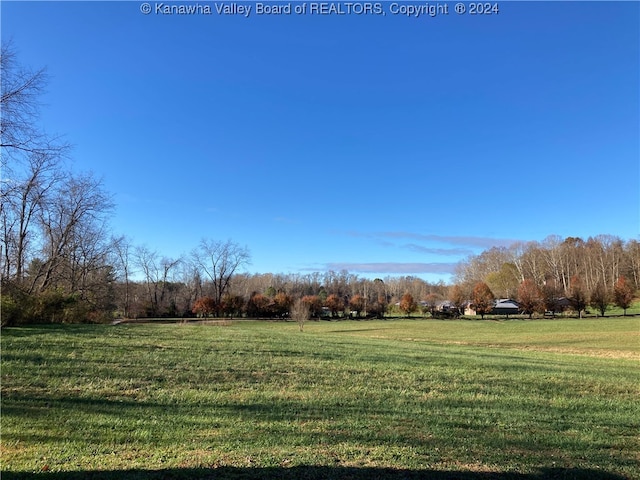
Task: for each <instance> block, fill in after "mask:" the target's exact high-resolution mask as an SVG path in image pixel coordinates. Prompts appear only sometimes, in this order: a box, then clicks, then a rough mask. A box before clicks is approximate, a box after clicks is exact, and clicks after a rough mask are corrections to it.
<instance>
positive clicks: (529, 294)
mask: <svg viewBox="0 0 640 480" xmlns="http://www.w3.org/2000/svg"><path fill="white" fill-rule="evenodd" d="M518 302H519V303H520V307H521V308H522V311H523V312H524V313H526V314H527V315H529V318H531V316H532V315H533V313H534V312H537V311H540V310H541V309H543V308H544V306H543V302H542V294H541V293H540V289H539V288H538V286H537V285H536V284H535V282H534V281H533V280H531V279H529V278H525V279H524V280H523V281H522V283H520V286H519V287H518Z"/></svg>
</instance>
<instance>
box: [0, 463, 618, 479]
mask: <svg viewBox="0 0 640 480" xmlns="http://www.w3.org/2000/svg"><path fill="white" fill-rule="evenodd" d="M2 478H3V480H8V479H27V478H47V479H53V480H62V479H64V480H79V479H91V480H112V479H123V480H151V479H153V480H174V479H175V480H178V479H232V480H233V479H241V480H262V479H283V480H325V479H329V480H330V479H345V480H346V479H349V480H375V479H380V480H387V479H389V480H410V479H422V478H424V479H432V480H546V479H557V480H626V478H625V477H621V476H619V475H616V474H612V473H607V472H602V471H598V470H588V469H580V468H568V469H567V468H546V469H541V470H540V471H539V472H537V473H532V474H522V473H503V472H448V471H437V470H400V469H390V468H354V467H323V466H302V467H291V468H281V467H267V468H240V467H219V468H184V469H180V468H176V469H166V470H112V471H76V472H61V473H54V472H41V473H26V472H25V473H22V472H2Z"/></svg>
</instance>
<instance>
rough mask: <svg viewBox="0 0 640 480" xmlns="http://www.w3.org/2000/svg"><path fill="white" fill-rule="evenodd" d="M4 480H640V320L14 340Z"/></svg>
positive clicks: (20, 334)
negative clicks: (74, 479) (235, 479)
mask: <svg viewBox="0 0 640 480" xmlns="http://www.w3.org/2000/svg"><path fill="white" fill-rule="evenodd" d="M1 346H2V399H1V406H2V412H1V413H2V425H1V427H2V430H1V442H0V446H1V455H2V456H1V460H2V465H1V470H2V478H3V479H5V478H40V477H42V478H55V479H62V478H65V479H66V478H94V479H107V478H114V479H115V478H130V479H134V478H135V479H138V478H139V479H149V478H163V479H165V478H287V479H293V478H318V479H319V478H356V479H363V480H364V479H367V480H369V479H372V478H393V479H396V478H397V479H400V478H435V479H445V478H458V479H462V480H476V479H478V480H480V479H481V480H485V479H494V478H496V479H517V480H532V479H540V478H566V479H568V478H600V479H612V480H613V479H623V478H624V479H638V478H640V453H639V452H640V438H639V431H640V402H639V399H640V375H639V371H640V369H639V368H638V367H639V360H640V318H632V317H627V318H620V317H614V318H606V319H586V320H578V319H562V320H550V319H548V320H547V319H546V320H533V321H525V320H508V321H505V320H501V321H492V320H490V321H469V320H458V321H451V320H448V321H436V320H422V319H421V320H393V321H384V320H383V321H361V322H357V321H344V322H310V323H307V324H306V325H305V329H304V332H299V331H298V325H297V324H295V323H270V322H246V321H244V322H236V323H231V324H229V325H224V326H212V325H189V324H186V325H181V324H175V325H161V324H158V325H150V324H122V325H117V326H105V325H100V326H96V325H67V326H60V325H57V326H41V327H36V326H32V327H22V328H7V329H3V330H2V338H1Z"/></svg>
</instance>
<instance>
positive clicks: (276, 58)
mask: <svg viewBox="0 0 640 480" xmlns="http://www.w3.org/2000/svg"><path fill="white" fill-rule="evenodd" d="M142 3H143V2H137V1H136V2H129V1H119V2H55V1H53V2H11V1H3V2H2V4H1V9H2V10H1V15H2V17H1V22H2V40H3V42H4V41H6V40H8V39H11V40H12V41H13V43H14V46H15V48H16V49H17V51H18V54H19V60H20V62H21V63H23V64H25V65H28V66H30V67H32V68H39V67H42V66H46V67H47V69H48V73H49V75H50V82H49V85H48V91H47V93H46V95H45V96H44V97H43V102H44V103H45V105H44V107H43V111H42V118H41V121H42V124H43V127H44V128H45V129H46V130H47V131H48V132H50V133H60V134H64V135H65V136H66V139H67V140H68V141H69V142H70V143H72V144H73V145H74V149H73V152H72V157H73V159H74V165H75V168H77V169H78V170H92V171H93V172H95V174H96V175H97V176H99V177H102V178H103V179H104V184H105V187H106V189H107V190H108V191H109V192H111V193H112V194H113V196H114V201H115V203H116V209H115V212H114V216H113V218H112V221H111V225H112V228H113V231H114V233H115V234H124V235H127V236H128V237H130V238H131V239H132V240H133V241H134V242H135V243H136V244H146V245H147V246H148V247H150V248H152V249H156V250H158V251H159V252H161V253H162V254H164V255H167V256H178V255H180V254H181V253H186V252H188V251H190V250H191V249H192V248H194V247H195V246H196V245H197V244H198V242H199V241H200V239H201V238H203V237H206V238H212V239H218V240H226V239H231V240H233V241H235V242H237V243H239V244H241V245H246V246H247V247H248V248H249V250H250V251H251V256H252V265H251V266H250V267H249V271H250V272H262V273H264V272H273V273H278V272H285V273H288V272H291V273H296V272H298V273H306V272H310V271H324V270H327V269H334V270H340V269H343V268H346V269H348V270H349V271H350V272H352V273H356V274H358V275H360V276H366V277H375V276H381V277H384V276H387V275H391V276H395V275H415V276H420V277H422V278H425V279H427V280H439V279H442V280H445V281H448V280H449V278H450V275H451V273H452V272H453V267H454V266H455V264H456V263H457V262H458V261H460V260H461V259H464V258H465V257H466V256H468V255H469V254H473V253H480V252H481V251H482V250H484V249H487V248H490V247H491V246H506V245H509V244H510V243H511V242H513V241H517V240H520V241H528V240H542V239H544V238H545V237H546V236H548V235H550V234H557V235H561V236H563V237H565V236H581V237H583V238H586V237H588V236H591V235H597V234H600V233H606V234H613V235H618V236H620V237H622V238H623V239H631V238H638V234H639V227H640V160H639V159H640V144H639V136H640V134H639V130H640V121H639V116H640V115H639V112H640V97H639V85H640V78H639V72H640V66H639V61H640V33H639V31H640V8H639V6H640V4H639V3H638V2H499V14H497V15H486V16H471V15H469V14H465V15H457V14H456V13H455V12H454V11H453V8H454V5H455V3H454V2H440V4H441V5H444V4H445V3H446V4H448V5H449V14H448V15H444V14H441V15H438V16H436V17H428V16H421V17H418V18H409V17H407V16H402V15H394V14H393V13H392V12H391V11H390V10H391V2H385V3H382V10H383V13H384V14H383V15H355V14H352V15H309V14H307V15H295V14H292V15H271V16H265V15H263V16H259V15H255V14H252V15H250V16H249V17H248V18H245V17H244V16H240V15H219V14H217V13H216V10H215V4H216V3H218V4H221V3H223V2H207V1H200V2H196V1H194V2H186V4H191V5H196V4H198V5H200V6H205V5H209V6H210V7H211V9H212V14H211V15H202V14H197V15H162V14H160V13H156V12H155V6H156V4H157V3H161V2H153V1H152V2H150V4H151V6H152V12H151V13H150V14H148V15H144V14H142V13H141V11H140V7H141V4H142ZM162 3H164V4H165V5H178V4H180V3H179V2H171V1H168V2H162ZM182 3H185V2H182ZM227 3H231V2H227ZM236 3H238V2H236ZM286 3H287V2H284V4H286ZM291 3H292V4H293V5H294V6H295V5H297V4H301V3H303V2H291ZM307 3H311V2H307ZM433 3H434V4H435V2H433ZM242 4H243V5H248V6H252V7H253V10H254V12H255V6H256V2H243V3H242ZM404 4H412V5H421V4H424V2H404ZM344 5H345V4H343V6H344Z"/></svg>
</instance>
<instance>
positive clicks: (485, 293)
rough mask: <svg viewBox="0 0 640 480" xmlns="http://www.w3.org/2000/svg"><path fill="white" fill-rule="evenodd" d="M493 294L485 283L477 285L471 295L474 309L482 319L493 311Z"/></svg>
mask: <svg viewBox="0 0 640 480" xmlns="http://www.w3.org/2000/svg"><path fill="white" fill-rule="evenodd" d="M495 298H496V297H495V296H494V295H493V292H492V291H491V289H490V288H489V286H488V285H487V284H486V283H484V282H478V283H476V286H475V287H473V293H472V294H471V301H472V305H471V306H472V307H473V309H474V310H475V311H476V313H477V314H479V315H480V317H481V318H483V319H484V316H485V315H486V314H487V313H489V312H491V310H493V301H494V300H495Z"/></svg>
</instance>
